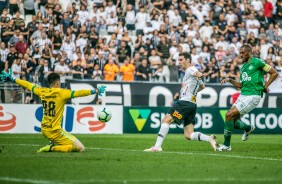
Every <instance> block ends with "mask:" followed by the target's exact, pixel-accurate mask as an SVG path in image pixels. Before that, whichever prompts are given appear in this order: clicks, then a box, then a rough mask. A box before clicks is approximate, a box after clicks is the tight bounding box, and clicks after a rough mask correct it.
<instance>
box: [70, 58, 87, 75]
mask: <svg viewBox="0 0 282 184" xmlns="http://www.w3.org/2000/svg"><path fill="white" fill-rule="evenodd" d="M85 72H86V71H84V68H83V67H82V65H81V59H77V63H76V65H75V66H74V67H73V69H72V74H73V75H72V77H73V78H74V79H83V78H84V74H85Z"/></svg>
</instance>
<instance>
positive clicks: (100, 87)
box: [97, 85, 106, 96]
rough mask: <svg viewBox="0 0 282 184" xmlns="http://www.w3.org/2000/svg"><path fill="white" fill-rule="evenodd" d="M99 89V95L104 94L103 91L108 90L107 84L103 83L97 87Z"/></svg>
mask: <svg viewBox="0 0 282 184" xmlns="http://www.w3.org/2000/svg"><path fill="white" fill-rule="evenodd" d="M97 90H98V92H97V93H98V95H99V96H102V94H103V93H105V91H106V86H104V85H102V86H99V87H98V88H97Z"/></svg>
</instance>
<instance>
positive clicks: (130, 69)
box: [120, 59, 135, 82]
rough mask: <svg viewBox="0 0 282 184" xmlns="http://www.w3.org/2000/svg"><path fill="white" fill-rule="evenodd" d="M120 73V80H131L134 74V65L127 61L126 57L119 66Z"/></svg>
mask: <svg viewBox="0 0 282 184" xmlns="http://www.w3.org/2000/svg"><path fill="white" fill-rule="evenodd" d="M120 74H121V75H122V81H125V82H129V81H133V80H134V75H135V66H134V65H133V64H131V63H129V60H128V59H125V60H124V64H123V65H122V66H121V67H120Z"/></svg>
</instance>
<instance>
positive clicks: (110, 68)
mask: <svg viewBox="0 0 282 184" xmlns="http://www.w3.org/2000/svg"><path fill="white" fill-rule="evenodd" d="M118 72H119V69H118V66H117V65H116V64H115V63H114V60H112V59H109V62H108V64H106V65H105V67H104V79H105V80H106V81H113V80H115V78H116V76H117V74H118Z"/></svg>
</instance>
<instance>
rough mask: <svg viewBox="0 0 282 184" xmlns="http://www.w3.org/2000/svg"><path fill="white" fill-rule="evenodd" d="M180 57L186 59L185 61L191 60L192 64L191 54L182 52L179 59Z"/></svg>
mask: <svg viewBox="0 0 282 184" xmlns="http://www.w3.org/2000/svg"><path fill="white" fill-rule="evenodd" d="M180 56H184V58H185V59H189V60H190V62H191V60H192V59H191V54H190V53H189V52H181V53H180V54H179V57H180Z"/></svg>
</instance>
